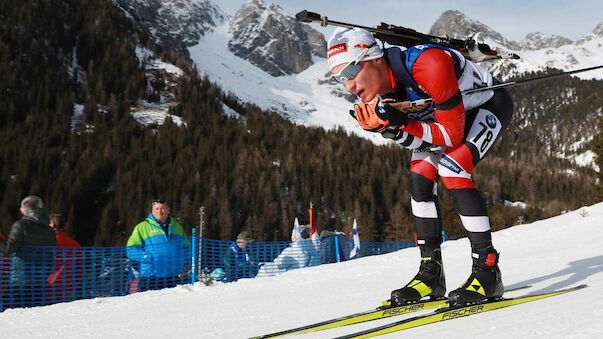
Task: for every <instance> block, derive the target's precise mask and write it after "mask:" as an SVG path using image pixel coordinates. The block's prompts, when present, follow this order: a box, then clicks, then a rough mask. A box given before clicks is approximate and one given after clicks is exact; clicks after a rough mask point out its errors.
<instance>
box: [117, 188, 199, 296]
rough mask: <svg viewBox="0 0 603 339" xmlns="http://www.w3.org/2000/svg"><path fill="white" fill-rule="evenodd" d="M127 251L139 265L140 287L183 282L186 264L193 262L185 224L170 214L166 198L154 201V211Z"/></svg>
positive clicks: (152, 209) (152, 287) (165, 285)
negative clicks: (181, 278) (184, 227)
mask: <svg viewBox="0 0 603 339" xmlns="http://www.w3.org/2000/svg"><path fill="white" fill-rule="evenodd" d="M126 253H127V255H128V258H129V259H130V260H131V261H134V262H137V263H139V264H140V267H139V273H138V274H139V283H138V290H139V291H146V290H158V289H162V288H167V287H174V286H176V285H177V284H178V283H180V277H179V276H180V275H181V274H183V273H186V272H185V269H184V267H185V263H190V253H189V241H188V238H187V236H186V234H185V233H184V229H183V228H182V226H181V225H180V224H179V223H178V222H177V221H176V219H174V218H172V217H171V216H170V206H169V205H168V203H167V202H166V201H164V200H155V201H153V203H152V204H151V213H149V215H148V216H147V218H146V219H145V220H144V221H142V222H140V223H139V224H138V225H136V227H134V230H133V231H132V235H131V236H130V238H129V239H128V243H127V245H126Z"/></svg>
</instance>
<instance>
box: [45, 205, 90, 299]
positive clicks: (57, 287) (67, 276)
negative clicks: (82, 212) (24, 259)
mask: <svg viewBox="0 0 603 339" xmlns="http://www.w3.org/2000/svg"><path fill="white" fill-rule="evenodd" d="M48 226H50V228H52V230H53V231H54V234H55V237H56V240H57V246H58V247H59V248H57V251H56V261H55V271H54V272H53V273H52V274H51V275H50V276H49V277H48V284H49V291H48V296H47V299H48V300H49V301H51V302H64V301H71V300H74V298H75V295H74V291H75V289H76V287H77V284H78V283H79V282H80V281H81V276H82V275H83V272H82V269H83V267H82V265H81V263H82V252H81V249H80V247H81V245H80V243H79V242H77V241H76V240H74V239H73V238H71V237H70V236H69V235H68V234H67V233H66V232H65V218H64V217H63V215H61V214H51V215H50V216H49V223H48Z"/></svg>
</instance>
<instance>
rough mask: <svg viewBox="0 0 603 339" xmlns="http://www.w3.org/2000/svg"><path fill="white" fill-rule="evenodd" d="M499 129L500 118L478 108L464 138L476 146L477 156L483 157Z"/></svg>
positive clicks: (496, 136)
mask: <svg viewBox="0 0 603 339" xmlns="http://www.w3.org/2000/svg"><path fill="white" fill-rule="evenodd" d="M501 129H502V125H501V123H500V120H498V118H497V117H496V116H495V115H494V114H492V113H491V112H490V111H487V110H485V109H480V110H479V112H478V113H477V117H476V118H475V120H474V121H473V124H472V125H471V129H470V130H469V134H468V135H467V139H466V140H467V141H468V142H470V143H472V144H473V145H474V146H475V147H476V148H477V151H478V152H479V158H480V159H483V158H484V156H485V155H486V153H488V150H490V147H492V145H493V144H494V141H495V140H496V138H498V135H499V134H500V130H501Z"/></svg>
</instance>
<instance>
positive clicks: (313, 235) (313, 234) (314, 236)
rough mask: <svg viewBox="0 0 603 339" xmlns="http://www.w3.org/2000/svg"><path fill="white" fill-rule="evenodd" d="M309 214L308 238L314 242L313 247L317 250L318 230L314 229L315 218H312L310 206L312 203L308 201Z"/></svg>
mask: <svg viewBox="0 0 603 339" xmlns="http://www.w3.org/2000/svg"><path fill="white" fill-rule="evenodd" d="M308 213H309V215H310V227H311V231H310V239H312V242H313V243H314V248H315V249H316V250H317V251H318V250H319V249H320V237H319V236H318V231H317V230H316V219H315V218H314V209H313V208H312V203H310V209H309V210H308Z"/></svg>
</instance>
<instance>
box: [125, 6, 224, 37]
mask: <svg viewBox="0 0 603 339" xmlns="http://www.w3.org/2000/svg"><path fill="white" fill-rule="evenodd" d="M114 3H116V4H118V5H119V6H120V7H122V8H123V9H125V10H127V11H128V12H129V13H130V14H132V15H134V16H135V18H136V19H138V21H139V22H140V23H141V24H143V25H144V26H146V27H147V28H148V29H149V31H150V32H151V34H153V36H154V38H155V40H156V41H157V43H159V44H160V45H162V46H166V47H179V46H181V45H184V46H187V47H188V46H192V45H195V44H196V43H197V42H198V41H199V39H200V38H201V37H202V36H203V35H204V34H205V33H208V32H211V31H212V30H213V29H214V28H215V27H216V26H217V25H218V24H220V23H222V22H224V21H225V20H226V19H227V17H228V16H227V15H226V14H225V13H224V12H223V11H222V10H221V9H220V8H219V7H218V6H217V5H216V4H214V3H213V2H212V1H210V0H169V1H165V0H114Z"/></svg>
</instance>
